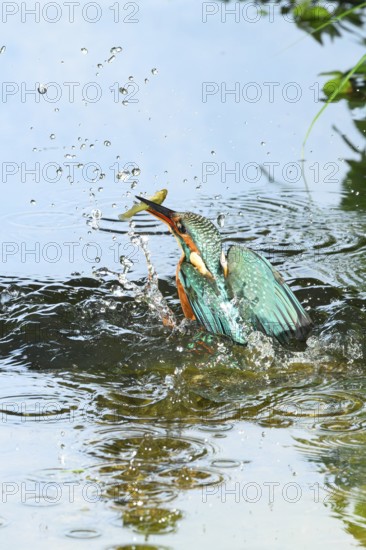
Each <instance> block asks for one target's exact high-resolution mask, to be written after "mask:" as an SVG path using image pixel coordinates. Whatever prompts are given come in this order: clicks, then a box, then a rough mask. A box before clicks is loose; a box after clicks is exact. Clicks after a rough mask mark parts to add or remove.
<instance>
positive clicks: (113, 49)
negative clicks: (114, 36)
mask: <svg viewBox="0 0 366 550" xmlns="http://www.w3.org/2000/svg"><path fill="white" fill-rule="evenodd" d="M121 51H122V48H121V46H113V48H111V54H115V53H120V52H121Z"/></svg>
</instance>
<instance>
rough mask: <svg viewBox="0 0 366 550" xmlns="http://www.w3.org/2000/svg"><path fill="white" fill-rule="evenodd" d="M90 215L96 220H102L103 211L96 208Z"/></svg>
mask: <svg viewBox="0 0 366 550" xmlns="http://www.w3.org/2000/svg"><path fill="white" fill-rule="evenodd" d="M90 215H91V217H92V218H93V219H94V220H100V219H101V217H102V211H101V210H99V208H94V210H92V211H91V213H90Z"/></svg>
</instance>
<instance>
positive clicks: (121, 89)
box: [119, 88, 128, 95]
mask: <svg viewBox="0 0 366 550" xmlns="http://www.w3.org/2000/svg"><path fill="white" fill-rule="evenodd" d="M119 91H120V92H121V94H123V95H127V94H128V90H127V88H120V89H119Z"/></svg>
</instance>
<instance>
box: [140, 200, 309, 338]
mask: <svg viewBox="0 0 366 550" xmlns="http://www.w3.org/2000/svg"><path fill="white" fill-rule="evenodd" d="M136 198H137V199H138V200H140V201H142V202H143V203H145V204H146V205H147V206H148V208H147V211H148V212H149V213H150V214H152V215H153V216H155V217H156V218H158V219H159V220H161V221H163V222H165V223H166V224H167V226H168V228H169V230H170V232H171V233H172V234H173V235H174V236H175V238H176V240H177V241H178V244H179V246H180V248H181V249H182V256H181V258H180V260H179V263H178V266H177V270H176V284H177V289H178V295H179V299H180V302H181V305H182V310H183V313H184V315H185V317H187V318H188V319H192V320H196V321H198V322H199V324H201V325H203V327H205V329H206V330H207V331H208V332H211V333H213V334H218V335H223V336H226V337H228V338H230V339H231V340H232V341H234V342H236V343H238V344H244V345H245V344H247V341H248V336H249V335H250V333H251V332H253V331H261V332H263V333H264V334H266V335H268V336H272V337H274V338H276V339H277V340H278V341H279V342H281V343H282V344H284V343H287V342H289V341H290V340H291V339H297V340H305V339H306V337H307V335H308V333H309V330H310V328H311V325H312V321H311V319H310V317H309V315H308V313H307V312H306V311H305V310H304V308H303V307H302V305H301V304H300V302H299V301H298V299H297V298H296V296H295V295H294V293H293V292H292V290H291V289H290V287H289V286H288V285H287V284H286V282H285V281H284V279H283V277H282V276H281V275H280V273H279V272H278V271H277V270H276V269H274V267H273V266H272V265H271V264H270V262H269V261H268V260H267V259H266V258H264V257H263V256H261V255H260V254H258V253H257V252H255V251H254V250H251V249H249V248H247V247H245V246H238V245H232V246H231V247H230V248H229V249H228V251H227V254H225V252H224V250H223V246H222V241H221V236H220V233H219V231H218V229H217V228H216V226H215V225H214V224H213V223H212V222H211V221H210V220H208V219H207V218H204V217H203V216H200V215H199V214H195V213H193V212H175V211H174V210H170V209H169V208H166V207H165V206H162V205H161V204H157V203H155V202H152V201H150V200H148V199H145V198H144V197H136Z"/></svg>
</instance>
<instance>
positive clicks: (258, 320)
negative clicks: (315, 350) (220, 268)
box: [227, 245, 311, 342]
mask: <svg viewBox="0 0 366 550" xmlns="http://www.w3.org/2000/svg"><path fill="white" fill-rule="evenodd" d="M227 261H228V276H227V284H228V287H229V290H230V291H231V293H232V296H233V297H235V298H237V299H238V301H239V309H240V312H241V315H242V316H243V318H244V319H246V320H249V321H250V323H251V324H252V325H253V327H254V328H255V329H256V330H262V331H263V332H265V333H266V334H268V335H270V336H275V337H276V338H277V339H278V340H280V341H282V342H283V341H287V340H288V339H289V338H291V337H294V338H297V339H299V340H302V339H305V338H306V336H307V334H308V332H309V328H310V326H311V319H310V317H309V315H308V314H307V313H306V311H305V310H304V308H303V307H302V305H301V304H300V302H299V301H298V299H297V298H296V296H295V295H294V293H293V292H292V290H291V289H290V287H289V286H288V285H287V284H286V283H285V282H284V280H283V278H282V277H281V275H280V274H279V273H278V271H276V270H275V269H274V268H273V267H272V265H271V264H270V263H269V262H268V260H266V259H265V258H263V257H262V256H260V255H259V254H257V253H256V252H254V251H253V250H250V249H248V248H244V247H241V246H236V245H234V246H232V247H230V249H229V251H228V255H227Z"/></svg>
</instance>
